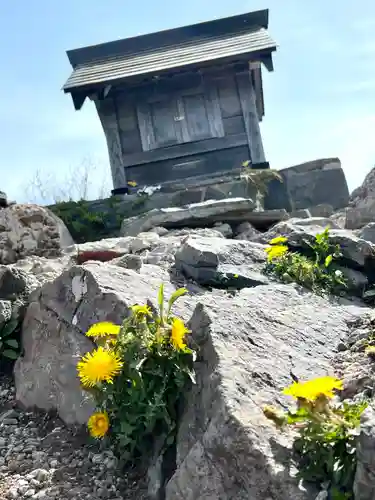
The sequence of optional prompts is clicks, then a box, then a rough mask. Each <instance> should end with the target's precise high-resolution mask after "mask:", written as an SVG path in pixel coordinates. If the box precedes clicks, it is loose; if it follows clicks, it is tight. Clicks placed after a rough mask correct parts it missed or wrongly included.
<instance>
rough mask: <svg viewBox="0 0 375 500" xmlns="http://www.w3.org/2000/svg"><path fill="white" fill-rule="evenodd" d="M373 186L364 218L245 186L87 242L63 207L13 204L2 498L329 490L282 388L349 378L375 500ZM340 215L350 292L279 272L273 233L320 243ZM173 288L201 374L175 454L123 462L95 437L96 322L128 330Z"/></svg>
mask: <svg viewBox="0 0 375 500" xmlns="http://www.w3.org/2000/svg"><path fill="white" fill-rule="evenodd" d="M292 174H293V172H292V173H290V175H292ZM370 181H371V182H372V176H370V175H369V176H368V177H367V178H366V181H365V182H370ZM294 182H297V180H295V179H294ZM299 182H302V181H299ZM371 193H372V191H371V189H370V188H366V189H365V188H363V189H361V190H356V191H355V193H353V195H352V198H351V202H350V203H351V206H350V208H348V209H347V211H350V213H351V214H352V215H353V211H357V212H356V213H357V214H359V215H358V216H356V218H355V220H356V221H357V222H356V223H355V224H354V226H355V229H354V230H353V229H351V228H350V227H349V226H353V223H352V222H349V223H348V224H347V223H346V219H345V215H346V209H343V208H339V209H338V210H336V207H331V208H330V209H329V207H328V208H327V204H323V205H319V206H315V207H310V208H309V209H304V208H298V210H297V209H296V210H295V211H294V213H293V212H290V213H288V212H287V211H286V210H285V209H284V210H281V209H270V210H267V211H261V210H256V209H255V206H254V203H253V201H252V200H250V199H246V198H233V199H230V200H229V201H228V200H226V201H224V200H220V201H215V200H211V201H210V202H207V201H204V202H200V203H195V204H192V205H188V206H185V207H174V208H173V209H171V208H170V207H169V208H168V209H166V208H167V207H164V208H158V209H153V210H151V211H150V212H147V213H146V214H140V215H138V216H133V217H132V218H130V219H127V220H124V221H123V223H122V229H121V235H120V236H119V235H117V236H116V237H111V238H107V239H102V240H99V241H91V242H86V243H81V244H75V243H74V242H73V241H72V239H71V236H70V234H69V231H68V229H67V228H66V226H65V225H64V223H63V222H62V221H61V220H60V219H59V218H58V217H56V216H55V215H53V214H52V212H50V211H49V210H47V209H44V208H42V207H37V206H35V205H30V206H29V205H17V204H14V205H11V206H8V207H4V208H3V209H2V210H1V211H0V223H1V225H2V228H1V232H0V240H1V241H3V244H2V243H1V241H0V264H1V265H0V327H1V328H2V327H4V325H7V324H9V321H10V320H13V321H14V322H15V325H16V329H15V331H16V332H18V335H19V339H20V342H21V346H22V349H21V353H20V356H19V357H18V359H17V360H16V361H15V364H14V366H13V365H12V363H11V362H10V361H6V360H5V358H1V359H0V370H1V372H2V375H1V378H0V499H1V500H8V499H26V498H31V499H45V500H49V499H55V498H56V499H61V500H68V499H71V500H79V499H84V498H90V500H100V499H107V500H121V499H123V500H142V499H151V500H152V499H154V500H218V499H220V500H249V499H251V500H291V499H293V500H322V499H323V498H328V496H327V491H325V490H324V485H320V486H319V485H317V484H313V483H308V482H303V481H301V480H300V479H299V477H298V466H297V462H296V460H295V454H294V451H293V442H294V440H295V437H296V431H295V430H293V429H292V427H287V428H285V429H282V430H280V429H279V428H278V427H277V426H275V424H274V423H273V422H272V421H271V420H270V419H268V418H267V417H266V416H265V413H264V408H265V407H270V406H277V407H279V408H283V409H286V408H287V407H288V405H290V399H289V398H288V397H287V396H285V395H283V393H282V391H283V389H284V388H285V387H286V386H288V385H290V384H291V383H292V382H293V381H296V380H299V381H303V380H308V379H312V378H314V377H320V376H325V375H332V376H337V377H340V379H342V380H343V383H344V387H343V392H342V397H343V398H344V399H347V400H349V401H352V400H353V401H355V400H357V399H358V398H360V397H362V396H364V395H365V396H366V398H367V399H368V401H369V406H368V408H367V409H366V411H365V412H364V414H363V415H362V420H361V424H360V427H359V428H358V446H357V450H356V453H357V467H356V474H355V482H354V486H353V488H354V494H355V499H356V500H370V499H374V498H375V451H374V442H375V441H374V433H375V416H374V415H375V413H374V412H375V404H374V401H375V400H374V398H375V392H374V391H375V376H374V373H375V371H374V367H375V364H374V361H373V359H372V358H371V357H370V356H368V355H366V353H365V346H366V342H367V341H368V339H372V338H373V337H374V335H375V315H374V310H373V307H372V303H373V301H372V300H366V293H367V297H370V298H371V297H372V295H371V291H372V289H373V288H374V286H375V273H374V269H375V267H374V266H375V238H374V234H375V233H374V231H373V228H372V225H373V224H374V223H375V212H374V213H372V212H371V213H372V215H371V216H369V215H368V214H369V213H370V207H371V203H370V201H364V198H365V196H366V195H368V196H370V195H371ZM321 201H322V203H324V200H321ZM364 206H366V214H364V212H363V207H364ZM335 210H336V211H335ZM352 215H351V216H350V217H351V218H350V220H351V221H353V220H354V219H353V216H352ZM348 220H349V219H348ZM360 221H363V224H362V223H361V222H360ZM326 227H328V228H329V235H328V238H329V244H331V245H339V248H340V250H341V255H340V257H339V259H338V262H337V266H338V267H337V269H338V270H339V271H340V272H342V273H343V274H344V275H345V276H346V277H347V278H348V280H349V283H350V286H349V287H348V289H347V291H346V293H345V294H344V295H343V296H335V297H333V296H327V295H319V294H316V293H313V292H312V291H310V290H308V289H307V288H303V287H302V286H300V285H297V284H296V283H291V282H288V283H285V282H281V281H278V280H277V279H276V278H275V277H274V276H273V275H270V274H266V273H265V266H266V263H267V254H266V251H265V249H266V247H267V245H268V242H269V241H270V240H271V239H272V238H275V237H278V236H283V237H286V238H287V241H288V247H289V249H290V251H292V252H300V253H301V254H303V255H308V252H309V249H310V248H311V244H312V243H313V242H314V238H315V237H316V235H317V234H320V233H321V232H322V231H323V230H324V229H325V228H326ZM161 283H163V284H164V289H165V294H166V296H170V295H171V294H172V293H173V292H174V291H175V290H177V289H178V288H180V287H185V288H186V289H187V290H188V294H186V295H184V296H183V297H181V298H180V299H179V301H178V302H176V304H175V308H174V314H176V315H177V316H178V317H180V318H181V319H183V321H184V322H185V323H186V324H187V325H188V327H189V330H190V331H191V342H193V344H194V346H195V347H196V350H197V358H196V361H195V374H196V380H195V384H192V386H191V388H190V389H189V390H188V391H187V392H186V394H185V395H184V396H185V403H184V405H183V406H182V408H181V411H180V412H179V417H178V432H177V438H176V442H175V445H174V447H173V449H172V451H171V454H170V455H169V457H168V459H167V460H165V457H160V456H151V453H150V462H149V463H148V465H147V468H146V469H143V468H137V466H134V467H133V468H131V467H129V466H128V465H127V466H126V467H125V468H124V464H122V461H121V456H118V453H117V451H116V450H115V449H114V448H113V447H112V445H111V444H110V443H109V442H107V441H106V440H104V441H99V442H97V441H92V440H91V439H90V438H89V437H88V434H87V431H86V427H85V425H86V423H87V420H88V418H89V417H90V415H91V414H92V413H93V411H94V409H95V405H94V400H93V399H92V396H91V395H90V394H89V393H87V392H85V391H83V389H82V387H81V385H80V381H79V379H78V377H77V370H76V365H77V362H78V360H79V359H80V357H81V356H82V355H84V354H85V353H87V352H88V351H90V350H91V349H92V348H93V345H94V344H93V342H92V341H91V339H89V338H88V337H86V336H85V333H86V332H87V330H88V329H89V327H90V326H91V325H93V324H95V323H98V322H101V321H108V322H112V323H115V324H121V322H122V321H123V319H124V317H126V316H127V315H128V313H129V308H130V306H132V305H133V304H136V303H137V304H145V303H147V302H149V301H151V303H152V304H155V301H156V297H157V294H158V290H159V287H160V284H161ZM154 437H155V438H157V436H154Z"/></svg>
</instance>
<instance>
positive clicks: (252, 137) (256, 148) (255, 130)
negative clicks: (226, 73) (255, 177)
mask: <svg viewBox="0 0 375 500" xmlns="http://www.w3.org/2000/svg"><path fill="white" fill-rule="evenodd" d="M237 85H238V92H239V95H240V101H241V108H242V114H243V117H244V120H245V128H246V133H247V137H248V141H249V148H250V157H251V161H252V163H263V162H265V161H266V159H265V156H264V150H263V142H262V136H261V133H260V127H259V118H258V111H257V107H256V99H255V91H254V88H253V86H252V84H251V80H250V75H249V73H247V72H246V73H241V74H239V75H237Z"/></svg>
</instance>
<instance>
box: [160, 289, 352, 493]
mask: <svg viewBox="0 0 375 500" xmlns="http://www.w3.org/2000/svg"><path fill="white" fill-rule="evenodd" d="M199 300H200V302H201V304H202V305H201V306H198V308H197V310H196V311H195V314H194V316H193V318H192V321H191V324H190V326H191V328H192V330H193V332H194V338H195V341H196V343H197V344H198V345H200V346H201V350H200V354H199V358H198V359H199V361H198V362H197V364H196V370H197V385H196V386H193V388H192V391H191V392H190V393H189V394H188V395H187V401H186V405H185V412H184V414H183V416H182V420H181V423H180V427H179V434H178V440H177V470H176V472H175V473H174V475H173V476H172V478H171V479H170V480H169V482H168V484H167V487H166V499H167V500H217V499H220V500H229V499H230V500H232V499H236V500H248V499H250V498H251V499H253V500H265V499H272V500H291V499H293V500H302V499H304V500H315V498H316V496H317V492H314V491H311V490H304V489H303V487H298V482H297V480H296V479H295V478H294V477H293V476H294V474H295V472H296V471H295V469H294V468H293V465H292V462H291V443H292V435H291V434H290V433H289V432H280V431H278V430H276V428H275V427H274V426H273V424H271V423H270V422H269V421H267V420H266V419H265V418H264V416H263V413H262V408H263V407H264V405H268V404H274V403H275V402H276V401H278V404H280V403H282V404H287V401H286V398H284V397H283V396H281V391H282V388H283V387H284V386H286V385H289V384H290V383H291V381H292V379H291V373H292V374H293V375H294V376H296V377H298V378H299V379H300V380H306V379H310V378H313V377H314V376H321V375H322V374H325V373H327V372H330V361H331V357H332V355H333V353H334V351H335V349H336V346H337V344H338V343H339V342H340V340H341V339H342V338H344V337H345V336H346V334H347V331H348V326H347V321H348V320H349V319H351V318H353V316H352V315H358V314H361V312H362V310H361V308H356V307H355V306H349V305H345V304H344V303H343V305H337V304H335V305H333V304H332V303H330V302H329V301H328V300H325V299H323V298H320V297H317V296H314V295H311V294H309V293H302V292H299V291H297V289H296V288H293V287H290V286H283V285H271V286H259V287H256V288H252V289H247V290H242V291H241V292H239V293H238V294H236V295H235V296H234V297H232V298H231V299H230V300H228V296H227V295H226V294H224V293H223V294H219V293H218V292H216V293H212V294H205V295H204V296H200V297H199ZM288 403H289V404H290V401H288Z"/></svg>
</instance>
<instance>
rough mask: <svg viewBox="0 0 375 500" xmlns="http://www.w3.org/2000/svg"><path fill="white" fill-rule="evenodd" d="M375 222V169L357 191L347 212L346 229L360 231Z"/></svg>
mask: <svg viewBox="0 0 375 500" xmlns="http://www.w3.org/2000/svg"><path fill="white" fill-rule="evenodd" d="M374 221H375V168H373V169H372V170H371V171H370V172H369V173H368V174H367V175H366V177H365V179H364V181H363V183H362V185H361V186H359V187H358V188H357V189H355V190H354V191H353V192H352V194H351V196H350V201H349V208H348V210H347V212H346V227H347V228H348V229H359V228H361V227H363V226H365V225H366V224H368V223H370V222H374Z"/></svg>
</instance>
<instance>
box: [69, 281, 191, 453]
mask: <svg viewBox="0 0 375 500" xmlns="http://www.w3.org/2000/svg"><path fill="white" fill-rule="evenodd" d="M185 292H186V290H185V289H184V288H182V289H179V290H177V291H176V292H175V293H174V294H173V295H172V296H171V297H170V299H169V301H168V304H167V307H166V308H165V304H164V291H163V286H161V287H160V291H159V296H158V310H157V309H155V308H154V307H151V306H149V305H134V306H133V307H132V308H131V315H130V316H129V317H127V318H126V319H125V320H124V322H123V323H122V325H121V326H118V325H113V324H111V323H99V324H97V325H93V326H92V327H91V328H90V329H89V331H88V332H87V334H86V335H87V336H88V337H92V338H94V339H95V342H96V344H97V345H98V347H97V348H96V349H95V350H94V351H93V352H91V353H88V354H86V355H85V356H84V357H83V358H82V360H81V361H80V362H79V363H78V365H77V370H78V374H79V377H80V379H81V382H82V384H83V387H84V388H86V389H88V390H90V391H91V392H92V393H93V394H94V396H95V398H96V401H97V405H98V411H97V412H96V413H95V414H94V415H92V417H91V418H90V419H89V422H88V427H89V430H90V434H91V435H92V436H93V437H95V438H102V437H104V436H105V435H106V434H107V433H109V435H110V437H111V438H112V439H113V441H114V442H115V444H116V446H117V448H118V451H119V452H120V453H121V457H122V459H123V460H125V461H126V460H130V459H133V460H134V459H137V458H139V459H144V458H147V457H149V456H150V453H151V450H152V446H153V445H154V443H155V437H157V440H158V443H159V451H160V452H163V451H165V450H166V449H167V448H168V447H169V446H170V445H171V444H172V443H173V442H174V440H175V437H176V432H177V420H178V405H179V403H180V401H181V398H182V396H183V394H184V392H185V390H186V387H187V384H188V383H189V382H194V372H193V362H194V351H193V350H191V349H190V348H189V347H188V346H187V345H186V343H185V341H186V340H185V336H186V334H187V333H188V330H187V329H186V327H185V325H184V323H183V322H182V320H181V319H179V318H176V317H174V316H172V314H171V308H172V306H173V304H174V302H175V301H176V300H177V299H178V298H179V297H180V296H182V295H184V294H185ZM160 443H162V444H161V445H160ZM160 448H161V449H160Z"/></svg>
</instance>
